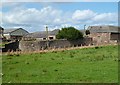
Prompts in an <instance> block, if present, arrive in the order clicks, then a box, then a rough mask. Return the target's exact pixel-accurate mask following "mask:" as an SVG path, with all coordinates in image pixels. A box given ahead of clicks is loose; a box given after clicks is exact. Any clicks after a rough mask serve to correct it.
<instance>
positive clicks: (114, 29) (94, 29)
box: [88, 25, 120, 33]
mask: <svg viewBox="0 0 120 85" xmlns="http://www.w3.org/2000/svg"><path fill="white" fill-rule="evenodd" d="M88 30H90V32H91V33H96V32H97V33H102V32H103V33H106V32H107V33H110V32H114V33H120V27H117V26H109V25H108V26H89V27H88Z"/></svg>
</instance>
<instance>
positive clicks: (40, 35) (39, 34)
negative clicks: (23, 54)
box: [24, 29, 59, 38]
mask: <svg viewBox="0 0 120 85" xmlns="http://www.w3.org/2000/svg"><path fill="white" fill-rule="evenodd" d="M58 32H59V29H55V30H53V31H49V32H48V35H52V36H55V35H56V34H57V33H58ZM24 37H32V38H46V37H47V33H46V31H41V32H34V33H29V34H27V35H25V36H24Z"/></svg>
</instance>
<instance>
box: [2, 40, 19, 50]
mask: <svg viewBox="0 0 120 85" xmlns="http://www.w3.org/2000/svg"><path fill="white" fill-rule="evenodd" d="M18 49H19V41H15V42H11V43H9V44H5V48H2V52H8V51H16V50H18Z"/></svg>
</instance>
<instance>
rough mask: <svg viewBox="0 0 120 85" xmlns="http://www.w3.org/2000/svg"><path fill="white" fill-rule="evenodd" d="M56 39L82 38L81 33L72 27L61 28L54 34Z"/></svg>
mask: <svg viewBox="0 0 120 85" xmlns="http://www.w3.org/2000/svg"><path fill="white" fill-rule="evenodd" d="M56 37H57V39H68V40H77V39H81V38H83V34H82V33H81V32H80V31H79V30H77V29H75V28H74V27H66V28H62V30H60V31H59V33H58V34H57V35H56Z"/></svg>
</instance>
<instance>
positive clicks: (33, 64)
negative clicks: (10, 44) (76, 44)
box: [2, 46, 118, 83]
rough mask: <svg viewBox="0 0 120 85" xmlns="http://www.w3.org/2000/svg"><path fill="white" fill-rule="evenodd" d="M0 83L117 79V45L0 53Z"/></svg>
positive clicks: (92, 81) (109, 80)
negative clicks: (1, 72) (0, 56)
mask: <svg viewBox="0 0 120 85" xmlns="http://www.w3.org/2000/svg"><path fill="white" fill-rule="evenodd" d="M2 71H3V75H2V77H3V78H2V82H3V83H117V82H118V46H100V47H93V48H83V49H74V50H63V51H59V52H57V51H53V52H47V53H44V52H43V53H30V54H8V55H3V56H2Z"/></svg>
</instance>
